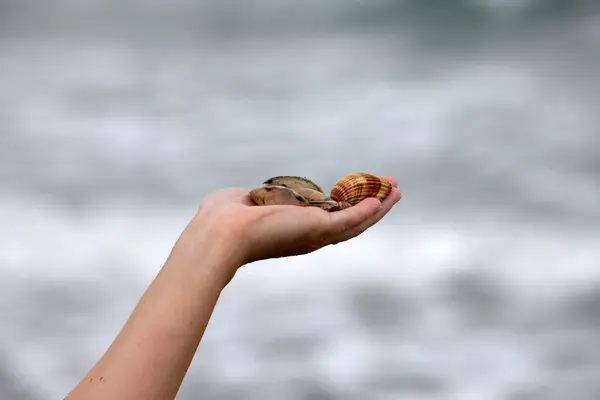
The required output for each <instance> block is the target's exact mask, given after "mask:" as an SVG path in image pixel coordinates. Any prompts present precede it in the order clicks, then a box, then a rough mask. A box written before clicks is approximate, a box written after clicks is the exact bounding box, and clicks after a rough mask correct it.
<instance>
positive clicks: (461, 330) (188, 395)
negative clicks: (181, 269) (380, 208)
mask: <svg viewBox="0 0 600 400" xmlns="http://www.w3.org/2000/svg"><path fill="white" fill-rule="evenodd" d="M599 26H600V10H599V8H598V6H597V5H596V3H595V2H591V1H588V2H586V1H570V2H569V1H558V0H556V1H545V2H542V1H538V2H534V1H530V2H507V1H505V2H501V1H488V2H477V3H475V2H469V1H456V2H447V1H433V0H429V1H420V2H417V1H405V2H401V1H383V0H382V1H372V2H368V3H367V2H355V1H350V2H341V1H328V2H316V1H305V2H292V1H279V2H273V1H267V0H255V1H252V2H250V1H245V2H239V1H238V2H235V1H233V0H227V1H223V0H221V1H219V2H216V1H214V2H213V1H210V2H209V1H204V2H189V1H184V0H178V1H174V2H169V3H166V2H160V1H152V2H144V3H142V2H127V4H124V3H122V2H117V1H114V0H107V1H100V0H94V1H91V2H85V3H81V2H75V1H67V0H62V1H59V2H54V3H53V5H52V6H49V5H46V4H45V3H41V2H39V3H36V2H34V1H33V0H30V1H19V2H17V1H4V2H2V3H0V120H1V121H2V123H1V124H0V222H1V223H0V339H1V340H0V398H2V399H4V398H6V399H15V400H21V399H27V400H29V399H36V400H37V399H47V398H62V397H63V396H64V395H65V394H66V393H67V392H68V391H69V390H70V389H71V388H72V387H73V386H74V385H75V384H76V383H77V382H78V381H79V379H81V377H82V376H84V374H85V373H86V372H87V371H88V370H89V368H91V366H92V365H93V363H94V362H95V361H96V360H97V359H98V358H99V357H100V356H101V354H102V353H103V352H104V351H105V349H106V348H107V347H108V345H109V344H110V342H111V341H112V339H113V338H114V336H115V335H116V334H117V333H118V331H119V329H120V328H121V326H122V324H123V323H124V322H125V320H126V318H127V317H128V316H129V313H130V312H131V310H132V309H133V307H134V306H135V304H136V302H137V301H138V299H139V297H140V296H141V294H142V293H143V291H144V290H145V288H146V287H147V285H148V284H149V283H150V282H151V280H152V279H153V277H154V276H155V274H156V273H157V272H158V270H159V268H160V267H161V265H162V263H163V262H164V260H165V258H166V257H167V255H168V253H169V251H170V249H171V246H172V245H173V243H174V242H175V240H176V239H177V237H178V235H179V234H180V232H181V230H182V229H183V228H184V227H185V225H186V224H187V222H188V221H189V219H190V218H191V216H192V215H193V213H194V212H195V210H196V208H197V205H198V204H199V202H200V201H201V200H202V197H203V196H205V195H206V194H208V193H210V192H211V191H213V190H217V189H220V188H222V187H226V186H240V187H248V188H251V187H253V186H255V185H257V184H259V183H260V182H262V181H263V180H264V179H266V178H268V177H270V176H273V175H279V174H301V175H304V176H308V177H310V178H312V179H314V180H315V181H316V182H318V183H319V184H321V185H322V186H324V187H325V188H331V186H332V185H333V183H334V182H335V180H336V179H338V178H340V177H341V176H343V175H345V174H346V173H349V172H353V171H366V172H371V173H375V174H380V175H392V176H394V177H395V178H396V179H397V180H398V181H399V183H400V185H399V186H400V189H401V190H402V192H403V194H404V197H403V199H402V200H401V202H400V203H398V205H397V206H396V207H395V208H394V210H393V211H392V212H391V213H390V214H389V215H388V216H387V217H386V218H385V219H384V220H383V221H382V222H381V223H379V224H378V225H377V226H375V227H373V228H371V229H370V230H368V231H367V232H365V233H364V234H363V235H361V236H360V237H358V238H356V239H354V240H352V241H349V242H346V243H343V244H340V245H338V246H333V247H331V248H325V249H322V250H320V251H318V252H315V253H313V254H310V255H307V256H303V257H295V258H289V259H279V260H269V261H264V262H260V263H254V264H252V265H248V266H245V267H244V268H243V269H242V270H240V272H239V273H238V275H237V276H236V278H235V279H234V281H233V282H232V283H231V284H230V285H229V286H228V287H227V288H226V290H225V292H224V293H223V296H222V297H221V300H220V302H219V304H218V306H217V309H216V310H215V313H214V315H213V318H212V320H211V323H210V324H209V327H208V330H207V332H206V335H205V338H204V340H203V342H202V344H201V346H200V348H199V350H198V353H197V356H196V358H195V360H194V362H193V364H192V366H191V368H190V371H189V373H188V375H187V377H186V379H185V381H184V383H183V385H182V388H181V391H180V394H179V396H178V398H180V399H195V398H202V399H214V400H226V399H241V398H243V399H261V400H264V399H290V400H295V399H302V400H304V399H322V400H326V399H327V400H329V399H377V400H379V399H382V400H387V399H394V400H397V399H413V398H419V399H447V398H452V399H460V400H463V399H465V400H466V399H502V400H504V399H506V400H538V399H544V400H554V399H561V400H562V399H569V400H571V399H572V400H580V399H581V400H587V399H597V398H600V383H598V382H599V380H598V377H600V350H598V346H597V344H598V341H599V340H600V311H599V310H600V246H599V245H598V243H600V185H599V182H600V161H599V160H600V158H599V157H598V155H599V154H600V114H599V113H598V111H599V109H598V104H599V103H600V94H599V93H600V74H598V72H597V71H599V70H600V29H599V28H598V27H599Z"/></svg>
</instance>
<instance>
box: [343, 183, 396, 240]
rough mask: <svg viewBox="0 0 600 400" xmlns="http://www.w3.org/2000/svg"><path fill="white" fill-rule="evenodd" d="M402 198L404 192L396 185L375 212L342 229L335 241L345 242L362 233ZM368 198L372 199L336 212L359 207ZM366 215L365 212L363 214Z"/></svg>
mask: <svg viewBox="0 0 600 400" xmlns="http://www.w3.org/2000/svg"><path fill="white" fill-rule="evenodd" d="M401 198H402V193H400V191H399V190H398V188H396V187H394V188H393V189H392V192H391V193H390V194H389V195H388V197H386V198H385V199H384V200H383V202H382V203H381V207H378V208H376V209H375V212H374V213H373V214H371V215H369V216H367V217H366V218H364V219H362V220H361V221H360V222H359V223H358V224H356V225H352V226H351V227H350V228H348V229H345V230H342V231H341V232H340V233H339V234H338V235H337V236H336V237H335V239H334V241H333V243H334V244H335V243H340V242H344V241H346V240H349V239H352V238H354V237H356V236H358V235H360V234H361V233H363V232H364V231H366V230H367V229H369V228H370V227H371V226H373V225H375V224H376V223H377V222H379V221H380V220H381V219H382V218H383V217H384V216H385V215H386V214H387V213H388V212H389V211H390V210H391V209H392V207H393V206H394V204H396V203H397V202H398V201H400V199H401ZM367 200H370V199H366V200H363V201H362V202H361V203H359V204H357V205H356V206H354V207H351V208H349V209H347V210H343V211H339V212H337V213H334V214H340V213H342V212H346V211H350V210H352V209H354V208H357V207H359V206H361V205H363V203H365V202H366V201H367ZM375 202H377V203H378V201H377V200H375ZM363 207H364V206H363ZM364 215H365V214H363V216H364Z"/></svg>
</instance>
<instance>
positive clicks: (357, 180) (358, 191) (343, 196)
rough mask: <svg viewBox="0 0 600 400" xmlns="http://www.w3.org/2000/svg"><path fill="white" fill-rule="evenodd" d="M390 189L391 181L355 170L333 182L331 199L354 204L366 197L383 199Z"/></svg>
mask: <svg viewBox="0 0 600 400" xmlns="http://www.w3.org/2000/svg"><path fill="white" fill-rule="evenodd" d="M391 191H392V185H391V183H389V182H387V181H384V180H382V179H380V178H379V177H377V176H375V175H371V174H367V173H363V172H356V173H352V174H349V175H346V176H345V177H343V178H342V179H340V180H338V181H337V182H336V183H335V185H334V186H333V189H332V190H331V199H332V200H335V201H337V202H340V203H347V204H349V205H350V206H354V205H356V204H358V203H360V202H361V201H362V200H364V199H366V198H368V197H375V198H377V199H378V200H379V201H383V199H385V198H386V197H387V196H388V195H389V194H390V193H391ZM342 208H346V207H342Z"/></svg>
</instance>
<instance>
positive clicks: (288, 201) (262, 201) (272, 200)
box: [250, 185, 310, 207]
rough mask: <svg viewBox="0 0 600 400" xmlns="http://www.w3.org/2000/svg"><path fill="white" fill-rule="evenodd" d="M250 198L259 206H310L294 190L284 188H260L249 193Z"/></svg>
mask: <svg viewBox="0 0 600 400" xmlns="http://www.w3.org/2000/svg"><path fill="white" fill-rule="evenodd" d="M250 198H251V199H252V201H253V202H254V203H255V204H257V205H259V206H271V205H292V206H304V207H308V206H309V205H310V204H309V202H308V200H306V199H305V198H304V197H303V196H301V195H299V194H298V193H297V192H296V191H295V190H293V189H290V188H287V187H285V186H277V185H269V186H261V187H258V188H256V189H253V190H251V191H250Z"/></svg>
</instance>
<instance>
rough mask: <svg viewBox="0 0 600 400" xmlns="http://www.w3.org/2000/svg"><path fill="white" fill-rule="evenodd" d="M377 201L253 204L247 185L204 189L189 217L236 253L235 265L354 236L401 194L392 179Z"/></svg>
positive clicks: (378, 216) (381, 216) (378, 218)
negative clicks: (332, 206) (336, 207)
mask: <svg viewBox="0 0 600 400" xmlns="http://www.w3.org/2000/svg"><path fill="white" fill-rule="evenodd" d="M382 179H385V180H387V181H388V182H390V183H391V184H392V186H393V188H392V192H391V193H390V194H389V195H388V197H387V198H386V199H384V201H383V202H380V201H379V200H377V199H375V198H368V199H365V200H363V201H362V202H361V203H359V204H357V205H355V206H354V207H350V208H348V209H345V210H342V211H335V212H327V211H324V210H321V209H320V208H316V207H299V206H292V205H281V206H257V205H255V204H254V203H253V202H252V201H251V200H250V198H249V196H248V192H249V189H241V188H230V189H223V190H220V191H217V192H214V193H212V194H210V195H209V196H208V197H206V198H205V200H204V201H203V203H202V204H201V206H200V208H199V210H198V213H197V214H196V216H195V219H196V220H197V226H199V227H202V228H201V229H203V230H204V231H205V232H208V231H210V232H211V233H210V236H211V238H213V239H217V240H219V241H220V243H221V244H225V247H226V248H228V249H230V251H232V252H237V254H238V255H239V258H238V263H239V266H241V265H243V264H247V263H250V262H254V261H258V260H264V259H269V258H278V257H287V256H295V255H302V254H307V253H311V252H313V251H315V250H318V249H320V248H322V247H324V246H327V245H331V244H337V243H340V242H344V241H346V240H349V239H351V238H354V237H356V236H358V235H360V234H361V233H362V232H364V231H365V230H366V229H368V228H370V227H371V226H373V225H374V224H375V223H377V222H378V221H379V220H381V219H382V218H383V217H384V216H385V215H386V214H387V213H388V212H389V211H390V210H391V208H392V207H393V205H394V204H396V203H397V202H398V201H399V200H400V199H401V197H402V194H401V193H400V191H399V190H398V183H397V182H396V181H395V180H394V179H393V178H391V177H383V178H382Z"/></svg>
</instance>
